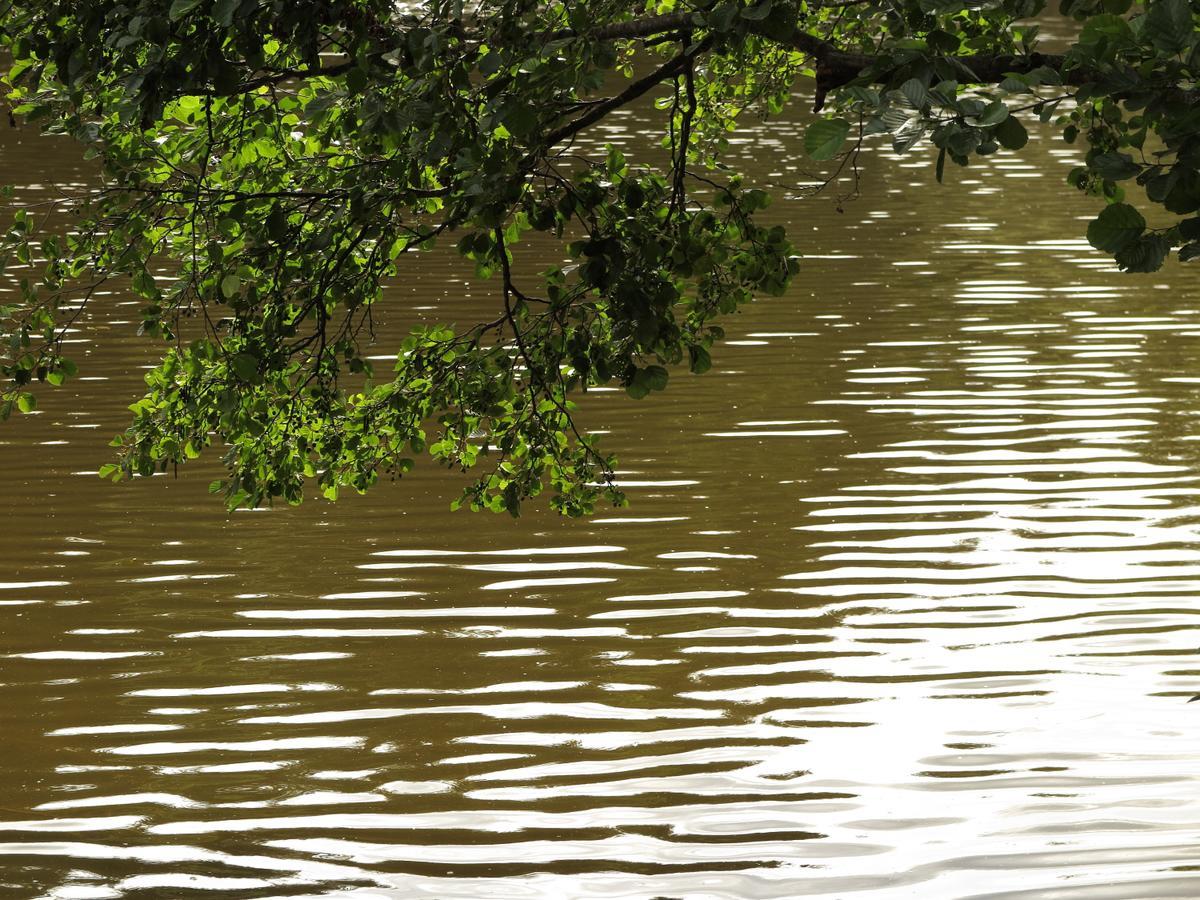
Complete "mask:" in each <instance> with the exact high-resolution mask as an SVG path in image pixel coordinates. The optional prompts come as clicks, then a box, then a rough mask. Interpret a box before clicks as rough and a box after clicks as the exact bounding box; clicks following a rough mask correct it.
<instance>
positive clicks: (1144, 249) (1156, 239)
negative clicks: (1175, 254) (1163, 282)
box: [1115, 234, 1171, 272]
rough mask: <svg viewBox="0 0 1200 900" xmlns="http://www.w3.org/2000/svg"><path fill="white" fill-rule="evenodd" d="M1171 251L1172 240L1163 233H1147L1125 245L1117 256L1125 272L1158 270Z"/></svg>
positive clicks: (1119, 264) (1118, 262) (1118, 263)
mask: <svg viewBox="0 0 1200 900" xmlns="http://www.w3.org/2000/svg"><path fill="white" fill-rule="evenodd" d="M1170 252H1171V242H1170V241H1169V240H1167V239H1166V238H1165V237H1163V236H1162V235H1161V234H1147V235H1144V236H1142V237H1140V238H1138V239H1137V240H1136V241H1134V242H1133V243H1131V244H1129V245H1128V246H1126V247H1124V248H1123V249H1122V250H1121V251H1120V252H1118V253H1117V254H1116V256H1115V259H1116V261H1117V265H1118V266H1120V267H1121V269H1122V270H1123V271H1125V272H1157V271H1158V270H1159V269H1161V268H1162V264H1163V260H1165V259H1166V258H1167V254H1168V253H1170Z"/></svg>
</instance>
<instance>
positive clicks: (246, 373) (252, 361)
mask: <svg viewBox="0 0 1200 900" xmlns="http://www.w3.org/2000/svg"><path fill="white" fill-rule="evenodd" d="M230 365H231V366H232V367H233V371H234V374H235V375H237V377H238V378H240V379H242V381H254V380H255V379H256V378H257V377H258V357H257V356H255V355H254V354H252V353H238V354H236V355H235V356H234V357H233V360H232V361H231V362H230Z"/></svg>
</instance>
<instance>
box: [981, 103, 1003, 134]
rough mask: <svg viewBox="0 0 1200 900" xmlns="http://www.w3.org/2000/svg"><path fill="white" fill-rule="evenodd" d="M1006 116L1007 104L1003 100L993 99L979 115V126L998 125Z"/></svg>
mask: <svg viewBox="0 0 1200 900" xmlns="http://www.w3.org/2000/svg"><path fill="white" fill-rule="evenodd" d="M1007 118H1008V106H1007V105H1005V103H1004V101H1003V100H993V101H992V102H991V103H989V104H988V105H987V108H986V109H985V110H984V111H983V112H982V113H980V115H979V125H980V127H981V128H990V127H991V126H993V125H999V124H1000V123H1001V122H1003V121H1004V120H1005V119H1007Z"/></svg>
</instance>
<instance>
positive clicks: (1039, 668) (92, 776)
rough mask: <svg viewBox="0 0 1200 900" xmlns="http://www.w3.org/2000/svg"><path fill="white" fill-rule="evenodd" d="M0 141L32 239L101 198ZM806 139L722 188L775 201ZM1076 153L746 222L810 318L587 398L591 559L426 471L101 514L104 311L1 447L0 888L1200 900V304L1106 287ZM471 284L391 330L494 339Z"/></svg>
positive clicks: (902, 185) (903, 175) (908, 173)
mask: <svg viewBox="0 0 1200 900" xmlns="http://www.w3.org/2000/svg"><path fill="white" fill-rule="evenodd" d="M619 124H620V125H621V126H622V127H619V128H617V129H616V130H613V131H610V132H609V136H610V137H613V138H614V139H616V140H623V141H626V142H632V143H635V144H636V142H637V140H638V138H637V137H636V134H637V132H638V123H637V120H636V119H635V118H631V119H626V120H625V121H624V122H623V123H619ZM0 140H2V142H3V143H2V145H0V154H2V155H0V166H2V167H3V171H2V172H0V175H2V176H3V177H2V178H0V180H16V181H17V182H18V183H19V185H20V189H19V194H20V195H21V197H22V199H24V200H26V201H33V202H37V201H40V200H45V199H46V198H48V197H51V196H53V194H54V192H55V190H57V189H58V188H59V187H62V186H64V185H67V186H69V185H72V184H81V183H86V182H87V180H88V177H89V176H88V175H87V174H86V173H85V172H83V171H82V170H81V169H80V167H79V165H78V163H77V162H76V160H77V158H78V157H77V151H76V149H75V148H74V147H72V146H71V145H69V144H66V143H56V142H55V141H53V140H51V139H47V138H36V137H34V136H33V135H32V134H29V133H24V132H14V131H11V130H7V129H4V130H3V131H2V132H0ZM797 146H798V142H797V138H796V130H795V129H794V128H793V127H791V126H785V127H781V128H779V129H777V130H774V131H771V132H770V133H769V134H764V135H763V136H760V137H753V136H748V137H746V138H744V139H743V141H742V143H741V145H740V146H739V148H738V150H739V151H740V152H742V153H743V154H744V155H745V156H746V158H747V159H749V160H751V163H750V165H751V166H752V167H753V168H754V169H755V170H756V171H757V172H758V173H759V175H760V177H762V178H763V179H764V180H769V181H773V182H778V183H784V184H795V183H797V181H798V180H799V179H801V178H802V176H801V175H800V174H799V169H801V168H803V166H802V164H800V163H796V164H795V165H793V164H792V163H791V162H790V160H795V159H796V157H797V151H796V150H795V149H794V148H796V147H797ZM755 160H757V162H754V161H755ZM1070 162H1071V152H1070V149H1069V148H1066V149H1059V146H1058V145H1050V144H1049V142H1048V141H1047V140H1045V139H1041V140H1039V139H1038V135H1036V134H1035V140H1034V143H1033V144H1032V145H1031V147H1030V148H1029V151H1027V152H1026V154H1025V155H1024V156H1023V157H1022V158H1021V159H1017V158H1015V157H1010V156H1005V155H999V156H997V157H995V158H994V159H992V160H991V161H990V162H989V163H987V164H986V165H980V166H977V167H974V168H972V169H970V170H967V171H966V172H960V171H956V172H954V173H953V174H954V175H955V179H954V182H953V184H952V185H950V186H946V187H937V186H936V185H934V184H933V183H932V182H933V178H932V172H931V171H930V168H929V166H928V165H927V163H928V160H926V159H924V158H923V157H913V158H906V159H894V158H892V157H890V156H889V155H887V154H876V155H874V156H872V157H871V158H870V159H868V160H867V162H866V166H865V183H864V185H863V187H864V193H865V198H864V199H862V200H860V201H857V202H852V203H848V204H845V205H844V206H843V209H844V211H843V212H838V211H837V209H836V204H835V203H834V202H833V201H832V200H816V201H802V202H800V201H797V202H789V203H781V204H779V205H778V206H777V207H775V208H773V210H772V213H773V214H774V215H775V216H776V217H778V219H779V220H780V221H786V222H788V223H789V224H790V227H791V229H792V232H793V234H794V236H795V238H796V240H797V242H798V243H799V244H800V245H801V247H802V248H803V249H804V251H805V252H806V254H807V256H808V260H807V262H806V265H805V271H804V274H803V277H802V278H801V279H799V281H798V282H797V285H796V287H795V289H794V290H793V292H792V293H791V294H789V295H788V296H786V297H783V298H778V299H773V300H769V301H763V302H760V303H758V304H756V305H755V306H754V307H753V308H752V309H750V310H748V311H747V312H745V313H743V314H742V315H740V316H738V317H736V318H735V319H734V320H732V321H731V323H730V333H731V340H730V341H728V342H727V343H726V345H725V346H724V347H723V348H722V349H721V350H720V352H719V353H718V354H717V355H716V363H717V365H716V369H717V371H714V373H712V374H711V375H708V376H705V377H703V378H688V377H685V376H683V375H679V376H678V377H677V378H676V383H675V384H673V385H672V390H671V391H670V392H668V394H667V395H665V396H664V397H663V398H661V399H656V400H652V401H651V400H648V401H644V402H642V403H640V404H639V403H634V402H632V401H629V400H627V399H626V398H624V397H623V396H622V395H620V394H615V393H614V394H598V395H596V396H595V397H594V398H593V399H592V400H590V401H589V405H588V408H587V410H586V415H587V417H588V421H589V423H590V424H591V425H592V426H593V427H596V428H600V429H605V430H608V431H610V432H611V434H610V436H609V437H608V438H607V440H608V441H609V442H610V446H612V447H613V448H614V449H616V450H618V451H619V452H620V454H621V457H622V461H623V465H624V467H625V470H624V472H623V473H622V475H623V478H624V479H625V483H626V485H627V486H628V488H629V493H630V495H631V497H632V499H633V501H634V502H633V506H632V508H630V509H628V510H619V511H610V512H602V513H600V514H599V515H598V516H596V517H595V518H594V519H592V520H590V521H582V522H565V521H558V520H556V519H554V518H553V517H552V516H550V515H548V514H546V513H544V512H532V513H531V514H529V515H528V516H526V517H525V518H523V519H522V520H521V521H519V522H515V523H514V522H510V521H508V520H506V519H499V518H492V517H484V516H481V515H475V516H471V515H469V514H464V513H459V514H450V513H449V512H447V511H446V506H447V503H448V500H449V499H450V497H451V496H452V495H453V494H454V493H456V492H457V489H458V487H459V486H460V485H459V482H458V480H457V478H456V477H455V476H453V475H450V474H447V473H441V472H438V471H437V470H433V469H430V468H428V467H426V468H425V469H423V470H421V471H419V472H418V473H416V474H415V475H414V477H413V478H411V479H406V480H404V481H403V482H400V483H396V484H385V485H381V486H380V487H378V488H377V489H376V490H375V491H374V492H373V493H372V494H371V495H369V496H367V497H365V498H351V499H349V500H346V501H343V502H341V503H339V504H337V505H329V504H325V503H321V502H319V501H318V502H313V503H310V504H307V505H306V506H304V507H302V508H300V509H278V510H273V511H267V512H253V513H239V514H235V515H233V516H227V515H226V514H225V513H224V511H223V509H221V508H220V506H219V504H218V503H216V502H214V501H213V500H212V499H211V498H209V497H208V496H207V494H206V492H205V488H206V485H207V483H208V480H209V479H210V478H211V477H212V476H213V469H212V466H213V464H212V463H211V462H202V463H201V464H198V465H196V466H195V467H192V468H189V469H188V470H187V471H183V472H181V474H180V477H179V478H178V479H175V478H170V477H161V478H156V479H149V480H144V481H141V482H139V483H137V484H135V485H133V486H127V487H112V486H110V485H107V484H105V483H102V482H100V481H99V480H98V479H97V478H96V477H95V469H96V468H97V467H98V465H99V464H100V463H101V462H102V461H104V459H105V458H106V455H105V454H106V452H107V451H106V448H105V444H106V441H107V439H108V437H109V436H110V435H111V433H112V432H114V431H115V430H117V429H119V428H120V427H121V425H122V423H123V410H124V407H125V404H127V403H128V402H129V401H130V400H131V399H132V397H133V395H134V392H135V391H136V389H137V385H138V376H139V373H140V370H141V368H142V367H143V366H145V365H147V364H148V362H149V361H150V360H151V358H152V354H151V350H152V348H151V347H148V346H147V345H145V343H144V342H142V341H141V340H140V339H138V338H136V337H133V336H132V335H131V332H132V329H133V322H132V321H131V320H132V319H133V318H134V312H135V309H136V304H135V303H134V302H133V301H132V300H130V299H129V298H126V297H123V296H122V295H121V294H120V293H114V294H112V295H110V296H108V297H107V298H106V300H107V305H106V306H104V307H103V308H97V309H96V310H94V311H93V313H92V314H91V315H90V316H88V317H86V318H85V319H84V320H83V321H82V323H81V325H80V326H79V329H78V331H77V332H76V333H75V335H74V339H75V340H77V341H79V342H81V343H83V344H84V345H85V347H84V353H85V354H86V359H85V362H86V367H85V370H84V372H83V375H84V376H85V377H84V378H83V379H81V380H80V381H78V382H76V383H75V384H74V385H73V386H71V387H68V388H65V389H63V390H60V391H57V392H54V393H53V394H48V395H45V396H44V397H43V403H42V410H43V411H42V412H40V413H39V414H37V415H35V416H31V417H30V416H27V417H23V418H20V419H17V420H14V421H12V422H10V423H8V424H7V425H5V426H4V428H3V430H0V472H2V473H3V477H2V478H0V497H2V498H3V502H4V506H5V508H6V510H7V516H6V519H5V525H4V532H3V540H2V542H0V563H2V564H3V568H2V569H0V621H2V622H3V629H2V634H0V652H2V653H3V654H4V656H3V657H2V658H0V716H2V717H3V718H2V722H0V726H2V728H3V737H2V739H0V753H2V754H3V757H2V759H0V766H2V773H3V776H4V777H3V779H0V819H3V821H2V822H0V872H2V875H0V885H4V886H5V887H6V889H7V890H9V891H10V892H11V893H12V895H13V896H15V897H34V896H40V897H53V898H107V897H133V898H141V897H149V898H159V897H162V898H174V897H185V896H211V895H213V894H220V895H228V896H231V897H247V898H250V897H255V898H259V897H293V896H294V897H345V898H356V900H357V898H409V897H423V896H428V897H439V898H483V897H489V898H490V897H498V898H563V897H584V896H586V897H608V898H646V900H649V898H652V897H672V898H687V900H700V898H739V900H741V898H784V897H795V896H828V897H863V898H890V897H920V898H966V897H972V898H982V897H987V898H991V900H996V898H1010V897H1013V898H1015V897H1020V898H1025V900H1032V898H1046V900H1048V898H1064V900H1076V898H1095V900H1100V898H1149V897H1195V896H1200V877H1197V876H1196V875H1195V874H1194V873H1195V871H1196V870H1197V867H1198V866H1200V859H1198V857H1200V851H1197V850H1196V848H1195V847H1196V840H1195V838H1196V834H1197V831H1198V830H1200V802H1198V801H1197V791H1196V787H1197V783H1198V779H1200V708H1198V707H1197V706H1190V707H1189V706H1188V705H1186V703H1185V702H1184V701H1185V700H1186V699H1187V698H1188V697H1189V696H1191V695H1192V694H1193V693H1196V692H1197V691H1198V690H1200V658H1198V654H1200V647H1198V646H1197V638H1196V631H1195V629H1196V627H1197V624H1198V621H1200V620H1198V619H1197V616H1196V612H1197V606H1196V602H1195V594H1196V591H1197V588H1200V559H1198V557H1197V552H1196V551H1197V547H1198V539H1200V508H1198V507H1197V505H1196V499H1197V474H1198V465H1197V444H1196V443H1195V440H1196V431H1195V428H1194V423H1195V419H1196V416H1197V413H1198V412H1200V402H1198V401H1197V397H1196V391H1197V389H1198V388H1200V369H1198V368H1197V365H1196V362H1197V360H1196V357H1197V340H1196V339H1197V336H1200V298H1197V297H1195V296H1193V294H1194V292H1193V290H1192V288H1191V285H1192V283H1193V280H1194V279H1192V278H1191V277H1190V276H1189V275H1188V274H1186V273H1185V272H1184V271H1183V270H1182V268H1181V267H1179V266H1177V265H1173V266H1172V267H1170V268H1169V269H1168V270H1166V271H1164V272H1163V273H1160V274H1158V275H1155V276H1148V277H1138V278H1134V277H1128V276H1122V275H1119V274H1117V273H1115V272H1114V271H1112V270H1111V268H1110V267H1109V265H1108V263H1107V262H1106V261H1105V260H1104V259H1103V258H1101V257H1100V256H1099V255H1097V254H1095V253H1093V252H1092V251H1090V249H1089V248H1088V247H1087V246H1086V243H1085V242H1084V241H1083V240H1082V239H1081V233H1082V230H1083V221H1082V220H1083V218H1085V217H1087V216H1088V215H1089V214H1090V212H1091V206H1090V205H1089V204H1088V203H1087V202H1085V201H1083V200H1081V199H1078V198H1073V197H1071V196H1070V195H1068V194H1067V193H1066V192H1065V189H1064V188H1063V187H1062V186H1061V175H1062V173H1063V172H1065V167H1066V166H1067V165H1069V164H1070ZM458 271H459V270H458V269H457V268H453V267H452V264H451V262H450V261H449V257H447V256H443V257H438V258H435V259H432V260H430V261H429V262H428V263H426V264H425V268H423V269H422V270H421V271H420V272H418V273H416V274H415V275H414V277H413V278H411V279H410V280H409V282H408V283H409V287H408V289H406V290H405V291H399V290H397V292H396V293H395V294H394V298H393V301H392V302H393V304H394V305H395V306H396V307H400V308H412V309H418V308H420V307H426V308H428V307H435V308H436V306H437V305H438V304H439V303H442V302H445V301H446V300H447V298H455V302H456V303H460V302H466V303H468V304H474V308H477V309H479V310H483V309H485V308H486V307H485V305H486V303H488V302H489V300H488V296H489V295H488V293H487V291H488V289H487V287H486V286H479V285H476V286H469V285H465V284H464V283H463V281H462V278H461V276H460V275H459V274H457V273H458ZM464 294H466V296H467V297H468V298H469V299H468V300H467V301H460V300H459V299H458V298H460V297H461V296H463V295H464ZM455 308H459V307H455ZM429 314H431V315H436V310H434V311H431V312H430V313H429ZM463 318H464V320H465V318H466V315H465V314H464V315H463ZM390 350H391V348H390V347H388V346H381V347H380V350H379V352H380V354H385V353H387V352H389V351H390ZM193 892H195V893H193Z"/></svg>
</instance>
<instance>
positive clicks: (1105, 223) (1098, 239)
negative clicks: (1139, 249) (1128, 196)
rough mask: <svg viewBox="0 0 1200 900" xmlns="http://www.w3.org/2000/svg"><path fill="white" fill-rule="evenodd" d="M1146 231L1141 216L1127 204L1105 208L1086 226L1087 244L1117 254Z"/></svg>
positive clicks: (1117, 204) (1144, 221)
mask: <svg viewBox="0 0 1200 900" xmlns="http://www.w3.org/2000/svg"><path fill="white" fill-rule="evenodd" d="M1145 230H1146V220H1145V219H1144V218H1142V214H1141V213H1140V212H1138V211H1137V210H1136V209H1134V208H1133V207H1132V206H1130V205H1129V204H1128V203H1114V204H1112V205H1111V206H1106V207H1105V208H1104V209H1103V211H1101V213H1100V215H1098V216H1097V217H1096V218H1094V219H1093V220H1092V221H1091V223H1090V224H1089V225H1088V229H1087V239H1088V243H1089V244H1091V245H1092V246H1093V247H1095V248H1096V249H1097V250H1104V251H1107V252H1108V253H1117V252H1119V251H1120V250H1122V249H1124V248H1125V247H1127V246H1129V245H1130V244H1132V243H1133V242H1134V241H1136V240H1137V239H1138V238H1139V237H1141V235H1142V232H1144V231H1145Z"/></svg>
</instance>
